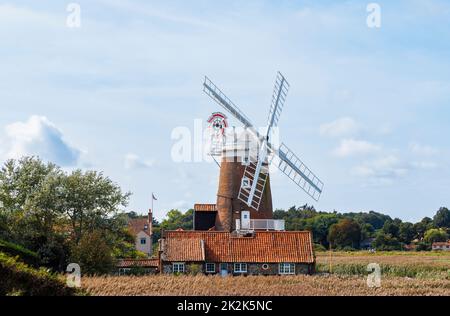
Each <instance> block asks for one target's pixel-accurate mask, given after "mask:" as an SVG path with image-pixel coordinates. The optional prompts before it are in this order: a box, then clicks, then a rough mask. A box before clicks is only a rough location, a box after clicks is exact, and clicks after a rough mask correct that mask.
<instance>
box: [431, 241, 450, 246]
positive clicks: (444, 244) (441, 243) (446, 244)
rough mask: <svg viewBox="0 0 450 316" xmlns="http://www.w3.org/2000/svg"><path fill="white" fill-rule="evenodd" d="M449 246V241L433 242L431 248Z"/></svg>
mask: <svg viewBox="0 0 450 316" xmlns="http://www.w3.org/2000/svg"><path fill="white" fill-rule="evenodd" d="M442 246H450V241H441V242H434V243H433V244H432V247H442Z"/></svg>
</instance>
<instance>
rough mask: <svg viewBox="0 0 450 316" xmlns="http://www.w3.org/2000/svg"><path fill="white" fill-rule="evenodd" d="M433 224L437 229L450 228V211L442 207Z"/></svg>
mask: <svg viewBox="0 0 450 316" xmlns="http://www.w3.org/2000/svg"><path fill="white" fill-rule="evenodd" d="M433 224H434V226H435V227H436V228H444V227H445V228H450V210H449V209H448V208H446V207H441V208H440V209H439V211H437V213H436V215H435V216H434V217H433Z"/></svg>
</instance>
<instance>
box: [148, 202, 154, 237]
mask: <svg viewBox="0 0 450 316" xmlns="http://www.w3.org/2000/svg"><path fill="white" fill-rule="evenodd" d="M148 234H149V235H150V236H152V235H153V213H152V209H151V208H150V209H148Z"/></svg>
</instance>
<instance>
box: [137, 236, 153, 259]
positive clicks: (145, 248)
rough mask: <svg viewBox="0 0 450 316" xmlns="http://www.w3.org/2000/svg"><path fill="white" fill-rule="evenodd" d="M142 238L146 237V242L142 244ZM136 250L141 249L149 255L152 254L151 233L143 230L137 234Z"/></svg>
mask: <svg viewBox="0 0 450 316" xmlns="http://www.w3.org/2000/svg"><path fill="white" fill-rule="evenodd" d="M141 239H145V244H141ZM136 250H139V251H141V252H143V253H145V254H147V255H149V256H151V255H152V240H151V238H150V236H149V235H147V234H146V233H145V232H143V231H141V232H139V234H137V236H136Z"/></svg>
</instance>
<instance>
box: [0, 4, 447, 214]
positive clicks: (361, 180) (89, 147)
mask: <svg viewBox="0 0 450 316" xmlns="http://www.w3.org/2000/svg"><path fill="white" fill-rule="evenodd" d="M69 3H70V1H67V2H65V1H31V0H30V1H21V0H15V1H1V2H0V41H1V44H0V106H1V109H2V111H1V115H0V160H1V161H5V160H6V159H8V158H17V157H20V156H22V155H31V154H33V155H39V156H41V157H42V158H43V159H45V160H50V161H54V162H56V163H58V164H59V165H61V166H63V167H64V168H65V169H66V170H71V169H74V168H83V169H96V170H102V171H104V172H105V173H106V174H107V175H108V176H110V177H111V178H112V179H113V180H114V181H115V182H117V183H118V184H119V185H120V186H121V187H122V188H123V189H124V190H129V191H131V192H133V196H132V198H131V201H130V207H129V209H130V210H135V211H138V212H140V213H144V212H145V210H146V209H147V208H148V207H149V205H150V196H151V192H155V195H156V196H157V197H158V201H157V202H156V204H155V207H156V216H157V217H158V218H161V217H162V216H164V214H165V212H166V211H167V210H168V209H170V208H180V209H182V210H185V209H187V208H190V207H192V206H193V204H194V203H196V202H204V203H208V202H215V194H216V185H217V177H218V171H219V170H218V167H217V166H216V165H215V164H214V163H207V162H192V163H176V162H174V161H173V160H172V156H171V151H172V148H173V146H174V144H175V143H176V140H174V139H172V137H171V136H172V132H173V130H174V129H175V128H177V127H186V128H188V129H189V130H191V131H192V133H194V120H195V119H202V120H203V121H206V119H207V118H208V116H209V115H210V114H211V112H214V111H218V110H220V108H219V107H218V106H217V105H215V104H214V103H213V102H212V101H211V100H210V99H209V98H208V97H207V96H206V95H204V94H203V92H202V81H203V78H204V75H208V77H210V78H211V79H212V80H213V81H214V82H215V83H216V84H217V85H219V86H220V87H221V88H222V89H223V90H224V91H225V92H226V94H227V95H228V97H230V98H231V99H232V100H233V101H234V102H235V103H236V104H238V105H239V106H240V107H241V108H242V110H243V111H244V112H245V113H246V114H247V116H249V117H250V118H251V119H252V121H253V122H254V124H255V125H257V126H262V125H264V123H265V121H266V117H267V113H268V111H269V105H270V100H271V94H272V88H273V84H274V80H275V76H276V71H278V70H280V71H281V72H283V74H284V75H285V76H286V77H287V79H288V81H289V82H290V84H291V89H290V92H289V96H288V99H287V102H286V105H285V109H284V112H283V114H282V117H281V119H280V134H281V138H282V141H284V142H285V143H286V144H287V145H288V146H289V147H290V148H291V149H292V150H294V151H295V152H296V153H297V154H298V155H299V156H300V157H301V158H302V159H303V160H304V161H305V162H306V163H307V165H308V166H309V167H310V168H311V169H313V171H315V172H316V173H317V174H318V175H319V177H320V178H321V179H322V180H323V181H324V183H325V190H324V193H323V196H322V199H321V200H320V202H319V203H315V206H316V207H317V208H318V209H320V210H326V211H333V210H337V211H369V210H376V211H380V212H385V213H388V214H390V215H391V216H393V217H400V218H402V219H405V220H412V221H416V220H419V219H420V218H422V217H424V216H432V215H433V214H434V213H435V211H436V210H437V209H438V208H439V207H440V206H444V205H446V206H450V194H449V193H450V159H449V157H450V141H449V135H450V124H449V121H450V24H449V21H450V3H449V2H448V1H445V0H423V1H420V0H407V1H406V0H405V1H378V2H377V3H378V4H379V6H380V7H381V27H380V28H369V27H368V25H367V17H368V15H369V13H368V12H367V10H366V9H367V5H368V3H369V1H321V2H320V4H317V1H287V0H285V1H256V0H250V1H200V0H198V1H195V0H192V1H181V0H180V1H137V0H134V1H132V0H127V1H125V0H120V1H119V0H110V1H106V0H97V1H92V0H89V1H78V2H76V4H78V5H79V6H80V8H81V15H80V18H81V19H80V22H81V27H79V28H77V27H68V24H67V19H68V16H69V15H70V14H71V12H74V11H70V12H68V11H67V7H68V5H69ZM72 8H73V7H72ZM71 17H73V16H71ZM74 21H76V19H75V20H74V19H69V22H71V23H72V24H70V23H69V26H70V25H71V26H73V22H74ZM230 123H232V125H236V126H239V124H238V122H236V121H233V120H231V122H230ZM204 125H205V126H206V123H204ZM272 182H273V184H272V185H273V195H274V204H275V205H274V206H275V207H279V208H286V207H289V206H291V205H294V204H295V205H302V204H304V203H309V204H311V203H312V202H313V201H312V200H310V199H309V198H308V196H307V195H305V194H303V193H302V192H301V191H299V190H298V189H297V187H296V186H295V185H294V184H293V183H291V182H290V180H289V179H287V178H285V177H283V176H282V175H280V174H274V175H273V178H272Z"/></svg>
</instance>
